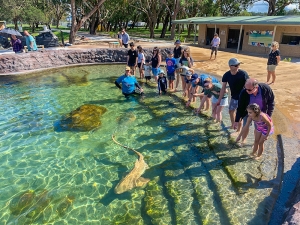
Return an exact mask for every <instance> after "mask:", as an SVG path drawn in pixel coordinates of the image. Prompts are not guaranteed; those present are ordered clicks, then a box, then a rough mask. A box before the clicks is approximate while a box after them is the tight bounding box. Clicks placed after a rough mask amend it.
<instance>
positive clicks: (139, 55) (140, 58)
mask: <svg viewBox="0 0 300 225" xmlns="http://www.w3.org/2000/svg"><path fill="white" fill-rule="evenodd" d="M142 60H144V63H145V55H144V53H140V52H139V53H138V63H141V62H142Z"/></svg>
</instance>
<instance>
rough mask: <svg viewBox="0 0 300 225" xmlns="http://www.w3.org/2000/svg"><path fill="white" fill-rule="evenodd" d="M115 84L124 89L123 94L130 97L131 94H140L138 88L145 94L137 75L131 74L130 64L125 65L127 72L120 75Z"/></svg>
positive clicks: (141, 93)
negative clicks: (136, 90)
mask: <svg viewBox="0 0 300 225" xmlns="http://www.w3.org/2000/svg"><path fill="white" fill-rule="evenodd" d="M120 84H121V85H122V86H121V85H120ZM115 85H116V86H117V87H118V88H119V89H121V90H122V94H123V95H124V96H125V97H126V98H128V97H129V96H130V95H133V94H138V93H137V92H135V89H136V88H138V89H139V91H140V93H139V94H140V95H144V92H143V91H144V90H143V88H142V87H141V86H140V85H139V83H138V82H137V80H136V78H135V76H132V75H131V68H130V67H129V66H126V67H125V74H124V75H122V76H120V77H119V78H118V79H117V80H116V81H115Z"/></svg>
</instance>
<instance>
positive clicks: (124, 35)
mask: <svg viewBox="0 0 300 225" xmlns="http://www.w3.org/2000/svg"><path fill="white" fill-rule="evenodd" d="M129 40H130V37H129V35H128V34H127V33H126V31H125V29H122V44H123V45H124V47H125V48H128V42H129Z"/></svg>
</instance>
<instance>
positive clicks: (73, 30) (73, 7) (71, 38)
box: [69, 0, 105, 44]
mask: <svg viewBox="0 0 300 225" xmlns="http://www.w3.org/2000/svg"><path fill="white" fill-rule="evenodd" d="M104 2H105V0H99V1H98V3H97V5H96V6H94V8H93V9H92V10H91V11H90V12H89V13H87V14H86V15H85V16H84V17H83V18H81V19H80V20H79V21H78V22H77V24H75V22H76V5H75V0H71V15H72V27H71V30H70V36H69V42H70V44H73V43H74V42H75V35H76V33H77V31H78V30H79V29H80V27H81V26H82V24H84V22H85V21H87V19H89V18H90V17H91V16H92V15H93V14H94V13H95V12H96V11H97V10H98V9H99V8H100V6H101V5H102V4H103V3H104Z"/></svg>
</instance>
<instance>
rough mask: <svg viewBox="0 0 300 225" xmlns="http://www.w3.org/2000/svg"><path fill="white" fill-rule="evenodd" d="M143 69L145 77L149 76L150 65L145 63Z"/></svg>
mask: <svg viewBox="0 0 300 225" xmlns="http://www.w3.org/2000/svg"><path fill="white" fill-rule="evenodd" d="M144 70H145V77H151V70H152V68H151V66H147V65H145V66H144Z"/></svg>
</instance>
